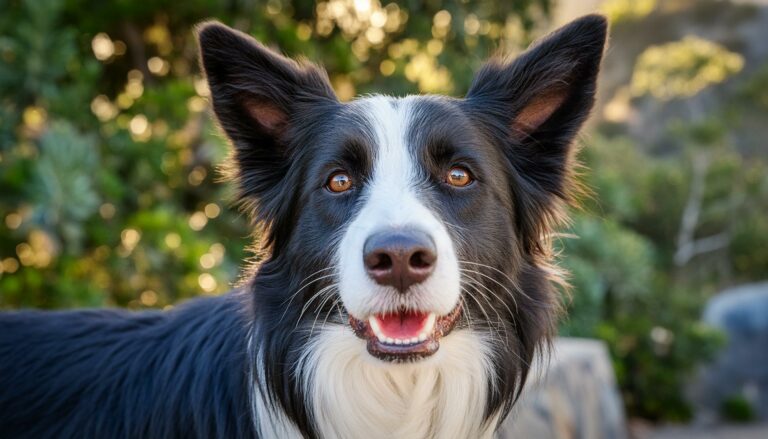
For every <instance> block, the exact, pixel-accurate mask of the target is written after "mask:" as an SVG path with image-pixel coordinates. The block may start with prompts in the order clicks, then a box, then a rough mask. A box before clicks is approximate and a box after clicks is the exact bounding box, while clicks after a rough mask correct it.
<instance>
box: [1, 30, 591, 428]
mask: <svg viewBox="0 0 768 439" xmlns="http://www.w3.org/2000/svg"><path fill="white" fill-rule="evenodd" d="M199 35H200V45H201V53H202V60H203V66H204V69H205V71H206V75H207V78H208V81H209V85H210V88H211V94H212V97H213V105H214V110H215V112H216V115H217V117H218V120H219V122H220V124H221V126H222V128H223V129H224V131H225V132H226V134H227V135H228V136H229V138H230V139H231V140H232V143H233V146H234V154H233V163H234V173H233V175H234V178H235V180H236V181H237V183H238V186H239V189H240V196H241V200H242V201H243V202H244V204H245V205H246V207H247V208H248V209H249V211H250V212H252V213H253V214H254V219H255V222H256V223H257V224H259V225H261V226H262V228H263V234H264V242H265V243H266V247H267V249H268V250H269V256H268V257H267V259H266V260H265V261H264V263H263V264H262V265H261V266H260V267H259V269H258V271H257V272H256V273H255V274H254V275H253V276H252V277H251V278H250V280H249V281H248V282H247V283H246V284H245V285H243V286H242V288H241V289H240V290H238V291H236V292H233V293H230V294H229V295H226V296H222V297H219V298H209V299H198V300H195V301H192V302H190V303H188V304H185V305H182V306H179V307H178V308H176V309H174V310H172V311H169V312H166V313H149V314H131V313H123V312H116V311H80V312H64V313H41V312H21V313H13V314H6V315H2V316H0V436H2V437H78V438H82V437H115V438H140V437H152V438H161V437H162V438H166V437H167V438H173V437H178V438H190V437H199V438H212V437H222V438H231V437H263V438H272V437H281V438H282V437H300V436H305V437H323V438H356V437H371V438H378V437H403V438H469V437H472V438H475V437H489V436H491V435H492V434H493V432H494V430H495V428H496V427H497V424H498V422H499V421H500V420H501V419H503V418H504V417H505V416H506V414H507V413H508V412H509V409H510V408H511V406H512V404H513V403H514V401H515V400H516V398H517V396H518V395H519V392H520V391H521V389H522V386H523V385H524V383H525V379H526V376H527V374H528V370H529V367H530V362H531V360H532V359H533V357H534V355H535V354H536V352H537V350H539V349H541V348H542V347H543V346H544V345H546V342H547V341H548V340H549V338H550V336H551V335H552V333H553V328H554V323H555V319H556V315H557V309H558V303H559V302H558V298H557V295H556V294H555V289H554V287H553V285H552V282H553V281H557V280H558V274H557V272H556V270H554V269H553V268H552V266H551V265H549V261H550V251H549V250H550V249H549V236H550V235H551V233H552V227H553V225H554V224H555V223H556V222H557V221H558V220H559V219H561V213H560V210H561V208H562V204H563V202H564V201H567V199H568V196H569V191H570V173H571V160H572V150H571V147H570V145H571V143H572V140H573V137H574V136H575V134H576V132H577V131H578V129H579V127H580V126H581V124H582V123H583V121H584V119H585V118H586V116H587V114H588V112H589V110H590V108H591V106H592V103H593V100H594V93H595V80H596V75H597V71H598V68H599V65H600V59H601V56H602V51H603V44H604V42H605V36H606V25H605V20H604V19H603V18H601V17H596V16H589V17H585V18H583V19H580V20H578V21H576V22H574V23H572V24H570V25H569V26H567V27H565V28H563V29H562V30H560V31H559V32H557V33H555V34H553V35H552V36H550V37H548V38H547V39H545V40H543V41H542V42H540V43H539V44H537V45H536V46H534V47H533V48H531V49H530V50H529V51H527V52H526V53H524V54H523V55H521V56H520V57H519V58H518V59H517V60H516V61H514V62H512V63H504V62H493V63H490V64H488V65H487V66H486V67H485V68H484V69H483V70H482V71H481V72H480V73H479V74H478V75H477V77H476V79H475V81H474V83H473V86H472V87H471V89H470V92H469V93H468V95H467V97H466V98H464V99H453V98H445V97H434V96H414V97H407V98H402V99H395V98H389V97H382V96H371V97H366V98H361V99H358V100H355V101H353V102H350V103H340V102H338V100H337V99H336V97H335V95H334V94H333V91H332V89H331V87H330V85H329V84H328V81H327V78H326V76H325V75H324V73H323V72H322V71H321V70H319V69H318V68H316V67H314V66H312V65H308V64H297V63H294V62H292V61H290V60H288V59H286V58H283V57H281V56H280V55H277V54H275V53H273V52H271V51H269V50H268V49H266V48H264V47H263V46H261V45H259V44H258V43H256V42H254V41H253V40H251V39H250V38H249V37H246V36H245V35H243V34H239V33H237V32H234V31H232V30H230V29H228V28H225V27H224V26H221V25H218V24H209V25H205V26H204V27H202V28H201V30H200V34H199Z"/></svg>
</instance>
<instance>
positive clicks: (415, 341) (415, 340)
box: [411, 337, 419, 344]
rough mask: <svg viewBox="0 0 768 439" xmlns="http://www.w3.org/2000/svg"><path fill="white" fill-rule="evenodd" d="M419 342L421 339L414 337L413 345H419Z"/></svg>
mask: <svg viewBox="0 0 768 439" xmlns="http://www.w3.org/2000/svg"><path fill="white" fill-rule="evenodd" d="M418 342H419V339H418V338H416V337H413V338H412V339H411V344H416V343H418Z"/></svg>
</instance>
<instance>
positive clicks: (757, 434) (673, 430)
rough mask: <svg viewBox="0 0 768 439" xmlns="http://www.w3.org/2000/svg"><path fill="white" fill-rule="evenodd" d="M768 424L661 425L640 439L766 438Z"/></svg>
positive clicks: (767, 436)
mask: <svg viewBox="0 0 768 439" xmlns="http://www.w3.org/2000/svg"><path fill="white" fill-rule="evenodd" d="M765 438H768V425H765V424H756V425H716V426H709V427H696V426H670V427H661V428H658V429H656V430H654V431H652V432H650V433H649V434H648V435H645V436H639V437H638V439H765Z"/></svg>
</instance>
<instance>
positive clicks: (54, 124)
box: [0, 0, 768, 437]
mask: <svg viewBox="0 0 768 439" xmlns="http://www.w3.org/2000/svg"><path fill="white" fill-rule="evenodd" d="M0 11H2V13H0V309H6V310H8V309H17V308H26V307H35V308H46V309H61V308H73V307H93V306H120V307H127V308H131V309H147V308H168V307H172V306H173V305H174V304H175V303H177V302H179V301H181V300H183V299H186V298H190V297H193V296H197V295H211V294H221V293H223V292H225V291H227V290H228V289H230V288H231V286H232V285H233V283H234V282H236V280H237V276H238V273H239V268H240V267H241V266H242V265H243V261H244V260H246V259H248V258H251V257H252V256H253V255H252V254H251V253H249V252H247V251H246V248H247V246H248V245H249V243H250V242H251V241H252V237H251V235H252V231H251V230H249V227H248V224H247V221H246V219H245V218H244V215H242V214H241V213H238V212H237V211H236V210H234V209H232V208H230V207H229V204H228V200H229V197H230V190H229V188H228V187H227V185H225V184H222V183H221V182H220V181H219V176H218V173H217V166H219V164H220V163H221V162H222V161H223V160H224V159H225V157H226V154H227V145H226V142H225V141H224V139H223V138H222V136H221V135H220V134H219V133H218V132H217V130H216V129H215V125H214V123H213V122H212V119H211V116H210V112H209V102H208V90H207V87H206V85H205V83H204V81H203V79H202V78H201V75H200V70H199V68H198V64H197V48H196V45H195V41H194V35H193V29H194V26H195V24H196V23H198V22H200V21H201V20H204V19H208V18H216V19H219V20H221V21H223V22H225V23H227V24H229V25H231V26H234V27H236V28H238V29H241V30H243V31H246V32H248V33H250V34H252V35H254V36H255V37H257V38H258V39H260V40H261V41H263V42H265V43H267V44H268V45H270V46H272V47H274V48H277V49H279V50H281V51H283V52H284V53H286V54H288V55H303V56H306V57H307V58H309V59H311V60H314V61H316V62H318V63H321V64H323V65H324V66H325V67H326V68H327V69H328V71H329V73H330V76H331V79H332V82H333V85H334V87H335V89H336V91H337V93H338V95H339V96H340V98H342V99H345V100H346V99H351V98H352V97H353V96H355V95H358V94H363V93H370V92H384V93H389V94H398V95H400V94H407V93H447V94H451V95H456V96H460V95H462V94H463V93H464V92H465V91H466V90H467V87H468V86H469V83H470V81H471V77H472V72H473V71H474V70H475V69H477V68H478V67H479V66H480V65H481V63H482V61H483V60H484V59H486V58H487V57H488V56H489V55H491V54H493V53H496V52H498V51H503V52H505V53H508V54H515V53H518V52H519V51H521V50H522V49H524V48H525V47H526V45H527V44H528V43H529V42H531V41H532V40H533V39H535V38H536V37H538V36H541V35H543V34H545V33H546V32H548V31H550V30H552V29H553V28H554V27H556V26H558V25H560V24H563V23H565V22H566V21H568V20H570V19H572V18H575V17H576V16H579V15H582V14H584V13H588V12H593V11H598V12H602V13H604V14H606V15H607V16H608V17H609V19H610V22H611V35H612V37H611V42H610V48H609V49H608V52H607V56H606V59H605V63H604V68H603V72H602V74H601V79H600V93H599V99H598V101H599V102H598V105H597V108H596V110H595V112H594V117H593V118H592V120H591V121H590V124H589V126H588V128H587V129H586V130H585V131H584V133H583V134H582V136H581V138H580V140H579V143H580V144H581V146H582V147H583V151H582V154H581V158H582V159H583V161H584V163H585V164H586V167H587V168H588V171H585V172H584V176H583V177H582V179H583V180H584V182H585V183H586V184H587V185H588V186H590V187H591V188H592V189H593V192H594V193H593V196H591V197H589V198H587V199H585V200H583V204H584V208H583V209H581V210H578V211H575V212H574V213H573V217H574V221H573V224H572V226H571V227H570V229H566V230H564V231H563V232H564V235H563V238H562V239H561V240H560V241H559V242H558V245H559V247H560V248H561V253H562V255H561V265H563V266H564V267H566V268H568V269H569V270H570V271H571V273H572V275H571V283H572V284H573V286H574V289H573V292H572V297H571V298H569V299H564V301H565V303H566V306H567V308H568V310H569V315H568V317H567V318H566V319H565V320H564V321H563V322H562V326H561V334H562V335H563V336H564V337H583V338H591V339H597V340H601V341H602V345H603V346H606V347H607V350H606V352H607V353H608V354H609V356H610V357H609V358H610V365H611V366H612V370H613V374H614V375H615V383H616V384H617V386H618V387H617V388H618V391H617V393H616V394H617V395H620V398H621V401H622V403H621V410H622V412H623V413H626V417H627V419H629V421H628V424H629V425H630V426H631V427H632V428H631V434H632V435H643V434H657V435H658V434H667V433H664V432H669V430H663V431H662V433H659V432H658V431H657V430H655V428H656V427H655V425H657V424H659V423H683V424H686V423H688V424H692V425H720V424H721V423H739V422H744V423H748V424H747V425H755V424H754V423H756V422H758V423H759V422H760V419H763V420H765V419H766V418H767V417H768V283H765V282H766V281H768V219H767V218H766V216H767V214H768V148H766V145H765V140H764V139H766V138H768V2H765V1H715V0H704V1H693V0H666V1H662V0H658V1H657V0H636V1H631V0H605V1H575V0H573V1H567V0H563V1H559V2H558V1H554V0H516V1H514V2H511V1H510V2H500V1H495V0H454V1H445V2H440V1H436V0H421V1H416V0H397V1H392V2H390V1H388V0H383V1H381V2H380V0H328V1H318V2H313V1H304V0H269V1H266V2H263V1H256V0H188V1H185V2H177V1H170V0H156V1H152V2H140V1H130V0H113V1H100V2H97V1H87V0H0ZM761 282H763V283H761ZM612 379H613V378H612ZM622 422H623V421H622ZM750 423H752V424H750ZM756 425H758V427H755V429H753V430H752V431H755V432H756V431H760V432H762V433H757V434H758V436H754V437H768V436H763V435H762V434H768V433H766V432H768V430H765V429H762V428H761V427H759V425H760V424H756ZM747 430H749V429H748V428H747V429H746V430H744V431H747ZM675 431H676V432H677V433H674V434H681V435H684V434H686V433H684V432H681V431H677V430H675ZM710 431H712V430H710ZM739 431H741V430H739ZM670 434H672V433H670ZM744 434H748V433H744ZM563 437H570V436H563ZM582 437H590V436H582ZM659 437H661V436H659ZM664 437H667V436H664ZM670 437H671V436H670ZM675 437H678V436H675ZM679 437H688V436H679ZM691 437H702V436H691ZM718 437H719V436H718ZM723 437H737V436H723ZM744 437H747V436H744ZM749 437H751V436H749Z"/></svg>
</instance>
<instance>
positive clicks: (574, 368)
mask: <svg viewBox="0 0 768 439" xmlns="http://www.w3.org/2000/svg"><path fill="white" fill-rule="evenodd" d="M548 366H549V367H547V368H544V367H541V365H539V366H534V372H533V373H532V374H531V379H530V381H529V384H528V386H527V387H526V390H525V391H524V392H523V395H522V396H521V398H520V401H519V402H518V404H517V405H516V406H515V409H514V410H513V412H512V414H510V416H509V418H507V420H506V421H505V422H504V424H503V425H502V426H501V428H500V429H499V431H498V433H497V438H498V439H528V438H531V439H624V438H626V437H627V429H626V421H625V418H624V407H623V405H622V402H621V398H620V396H619V392H618V389H617V387H616V379H615V376H614V373H613V367H612V366H611V359H610V356H609V355H608V351H607V348H606V346H605V345H604V344H603V343H602V342H600V341H597V340H587V339H575V338H560V339H558V340H557V341H556V342H555V344H554V349H553V353H552V358H551V360H550V362H549V364H548Z"/></svg>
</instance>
